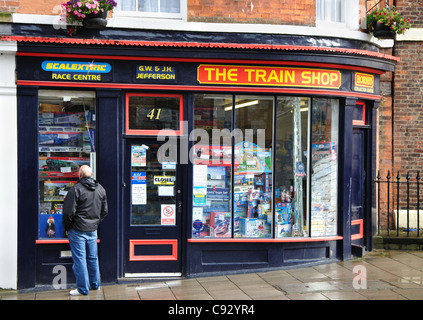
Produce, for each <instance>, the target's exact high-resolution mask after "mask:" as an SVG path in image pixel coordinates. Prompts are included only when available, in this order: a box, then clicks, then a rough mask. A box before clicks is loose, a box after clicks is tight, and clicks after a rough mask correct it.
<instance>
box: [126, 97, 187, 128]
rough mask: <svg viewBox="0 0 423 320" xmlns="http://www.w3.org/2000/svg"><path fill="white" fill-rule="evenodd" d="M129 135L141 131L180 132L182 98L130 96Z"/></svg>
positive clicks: (128, 103) (128, 106)
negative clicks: (167, 130) (164, 130)
mask: <svg viewBox="0 0 423 320" xmlns="http://www.w3.org/2000/svg"><path fill="white" fill-rule="evenodd" d="M127 99H128V101H127V108H128V119H127V121H128V123H127V133H131V132H130V131H133V132H134V133H137V132H136V131H141V130H155V131H157V130H163V129H169V130H179V129H180V116H181V113H182V97H181V96H178V95H161V96H160V95H147V94H145V95H142V94H128V95H127Z"/></svg>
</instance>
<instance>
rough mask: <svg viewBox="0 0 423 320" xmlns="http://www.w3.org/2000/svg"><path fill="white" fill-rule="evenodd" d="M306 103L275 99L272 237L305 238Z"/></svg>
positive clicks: (307, 106)
mask: <svg viewBox="0 0 423 320" xmlns="http://www.w3.org/2000/svg"><path fill="white" fill-rule="evenodd" d="M310 103H311V101H310V99H309V98H297V97H278V99H277V106H276V128H277V129H276V146H275V147H276V151H275V158H276V159H275V160H276V162H275V166H276V167H275V174H276V179H275V235H276V237H277V238H284V237H294V236H303V235H307V223H308V221H307V215H306V213H307V190H308V183H307V182H308V179H307V177H308V176H307V171H308V170H307V168H308V167H309V165H308V162H307V150H308V128H309V121H310V119H309V115H310Z"/></svg>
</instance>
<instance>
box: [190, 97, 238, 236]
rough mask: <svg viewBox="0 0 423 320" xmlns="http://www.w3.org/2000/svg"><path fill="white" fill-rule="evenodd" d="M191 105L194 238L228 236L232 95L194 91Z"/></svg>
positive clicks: (229, 229) (230, 224)
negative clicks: (194, 140) (230, 109)
mask: <svg viewBox="0 0 423 320" xmlns="http://www.w3.org/2000/svg"><path fill="white" fill-rule="evenodd" d="M194 106H195V108H194V128H195V131H194V134H195V135H196V137H194V139H197V138H199V139H197V140H198V141H197V142H196V144H195V146H194V148H193V155H192V156H193V164H194V179H193V203H192V205H193V232H192V233H193V237H231V236H232V216H231V210H232V208H231V201H230V199H231V197H230V194H231V188H232V187H231V186H232V184H231V181H232V178H231V177H232V167H231V164H232V145H231V143H232V142H231V136H230V130H231V126H232V112H229V111H228V106H232V96H231V95H208V94H204V95H202V94H197V95H195V97H194ZM228 138H229V139H228Z"/></svg>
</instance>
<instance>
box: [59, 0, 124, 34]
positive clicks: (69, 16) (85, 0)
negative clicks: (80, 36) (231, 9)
mask: <svg viewBox="0 0 423 320" xmlns="http://www.w3.org/2000/svg"><path fill="white" fill-rule="evenodd" d="M116 5H117V4H116V1H115V0H69V1H68V2H65V3H62V8H63V11H64V16H65V18H66V23H67V25H68V34H69V35H70V36H72V34H75V33H76V32H77V30H78V28H80V27H81V24H82V26H83V27H84V28H87V29H99V28H100V29H101V28H104V27H106V25H107V13H108V12H109V11H112V10H113V8H114V7H116Z"/></svg>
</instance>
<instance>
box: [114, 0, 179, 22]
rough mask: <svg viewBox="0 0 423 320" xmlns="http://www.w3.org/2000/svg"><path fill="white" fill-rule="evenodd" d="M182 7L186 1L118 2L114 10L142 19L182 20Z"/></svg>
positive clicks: (128, 0)
mask: <svg viewBox="0 0 423 320" xmlns="http://www.w3.org/2000/svg"><path fill="white" fill-rule="evenodd" d="M184 6H186V0H120V1H118V4H117V7H116V9H117V11H123V12H131V13H137V15H139V16H144V17H158V18H182V13H183V11H184V10H183V8H184Z"/></svg>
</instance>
